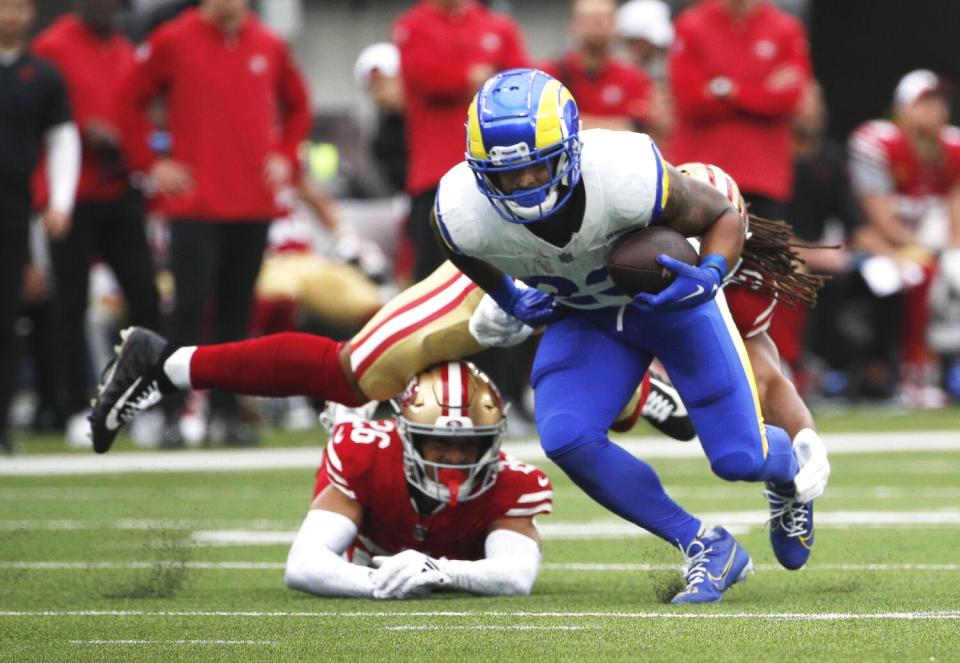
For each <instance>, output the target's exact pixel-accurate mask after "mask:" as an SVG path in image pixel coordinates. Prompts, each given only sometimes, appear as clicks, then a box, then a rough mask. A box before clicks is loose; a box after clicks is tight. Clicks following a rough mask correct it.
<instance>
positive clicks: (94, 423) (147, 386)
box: [90, 327, 169, 454]
mask: <svg viewBox="0 0 960 663" xmlns="http://www.w3.org/2000/svg"><path fill="white" fill-rule="evenodd" d="M120 338H121V339H122V342H121V343H120V345H119V346H118V347H116V348H115V351H116V353H117V356H116V357H115V358H114V360H113V361H111V362H110V363H109V364H108V365H107V367H106V369H104V372H103V375H102V376H101V378H100V385H99V387H98V388H97V398H96V400H94V402H93V411H92V412H91V414H90V427H91V429H92V430H93V450H94V451H96V452H97V453H98V454H102V453H106V452H107V451H109V450H110V447H111V446H112V445H113V441H114V439H116V437H117V433H119V432H120V429H121V428H123V426H124V425H126V424H128V423H129V422H130V421H131V420H132V419H133V418H134V417H135V416H136V414H137V412H140V411H141V410H146V409H147V408H149V407H150V406H152V405H154V404H156V403H157V402H159V401H160V399H161V398H163V393H162V392H161V391H160V385H159V383H158V377H159V375H160V374H159V371H158V368H159V369H160V370H162V361H163V360H164V359H166V357H167V356H169V349H168V348H169V343H167V340H166V339H165V338H163V337H162V336H160V335H159V334H155V333H154V332H152V331H150V330H149V329H144V328H143V327H128V328H127V329H124V330H123V331H122V332H120Z"/></svg>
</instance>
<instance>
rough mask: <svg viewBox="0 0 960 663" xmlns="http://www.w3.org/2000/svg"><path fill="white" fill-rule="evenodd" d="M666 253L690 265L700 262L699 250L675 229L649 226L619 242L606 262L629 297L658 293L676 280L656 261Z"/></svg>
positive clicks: (613, 276) (612, 276) (622, 238)
mask: <svg viewBox="0 0 960 663" xmlns="http://www.w3.org/2000/svg"><path fill="white" fill-rule="evenodd" d="M664 253H665V254H667V255H668V256H670V257H672V258H676V259H677V260H680V261H682V262H685V263H687V264H688V265H696V264H697V262H698V261H699V260H700V256H699V255H698V254H697V251H696V249H694V248H693V246H692V245H691V244H690V242H689V241H687V238H686V237H684V236H683V235H681V234H680V233H678V232H677V231H676V230H672V229H670V228H665V227H663V226H648V227H646V228H641V229H639V230H634V231H633V232H631V233H629V234H627V235H624V236H623V237H621V238H620V239H618V240H617V242H616V244H614V246H613V251H612V252H611V253H610V258H609V259H608V260H607V272H608V273H609V274H610V278H611V279H612V280H613V282H614V283H615V284H616V285H617V287H618V288H620V289H621V290H623V291H624V292H626V293H628V294H630V295H635V294H637V293H638V292H648V293H657V292H660V291H661V290H663V289H664V288H666V287H667V286H668V285H670V282H671V281H672V280H673V278H674V274H673V272H671V271H670V270H668V269H666V268H665V267H663V266H662V265H661V264H660V263H658V262H657V256H659V255H661V254H664Z"/></svg>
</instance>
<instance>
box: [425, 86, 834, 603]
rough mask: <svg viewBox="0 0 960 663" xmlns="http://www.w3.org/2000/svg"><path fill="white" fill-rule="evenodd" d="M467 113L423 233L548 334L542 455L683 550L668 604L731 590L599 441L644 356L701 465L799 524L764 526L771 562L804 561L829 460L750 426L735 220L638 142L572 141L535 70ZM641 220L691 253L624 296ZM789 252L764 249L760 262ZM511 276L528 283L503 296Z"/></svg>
mask: <svg viewBox="0 0 960 663" xmlns="http://www.w3.org/2000/svg"><path fill="white" fill-rule="evenodd" d="M467 118H468V119H467V131H466V139H467V141H466V142H467V155H466V156H467V158H466V160H465V162H463V163H461V164H459V165H457V166H455V167H454V168H452V169H451V170H450V171H449V172H448V173H447V174H446V175H445V176H444V177H443V178H442V180H441V182H440V187H439V189H438V193H437V204H436V208H435V215H434V225H435V228H436V231H437V238H438V242H439V243H440V244H441V246H442V247H443V250H444V252H445V253H446V255H447V257H448V258H449V259H450V260H451V262H453V263H454V264H455V265H456V266H457V267H458V268H459V269H460V270H461V271H462V272H463V273H464V274H466V275H467V276H469V277H470V278H471V280H473V281H474V282H475V283H477V284H478V285H479V286H480V287H482V288H483V289H484V290H485V291H486V292H488V293H489V294H490V295H491V296H492V297H493V298H494V300H496V301H497V303H498V304H499V305H500V306H501V308H503V309H504V311H506V312H507V313H509V314H511V315H513V316H514V317H516V318H518V319H519V320H522V321H523V322H526V323H527V324H529V325H531V326H540V325H543V324H546V325H547V329H546V331H545V332H544V335H543V337H542V338H541V340H540V345H539V347H538V350H537V356H536V360H535V362H534V368H533V375H532V378H531V383H532V384H533V387H534V390H535V394H536V403H537V405H536V418H537V430H538V433H539V434H540V442H541V445H542V446H543V448H544V450H545V452H546V453H547V455H548V456H549V457H550V458H551V459H552V460H553V461H554V462H556V463H557V464H558V465H559V466H560V467H561V469H563V470H564V471H565V472H566V473H567V474H568V475H569V476H570V478H571V479H572V480H573V481H574V482H575V483H576V484H577V485H578V486H580V487H581V488H582V489H583V490H584V491H585V492H587V494H589V495H590V496H591V497H593V498H594V499H595V500H596V501H598V502H599V503H600V504H602V505H603V506H605V507H606V508H608V509H610V510H611V511H613V512H614V513H617V514H618V515H620V516H622V517H623V518H625V519H627V520H630V521H631V522H633V523H635V524H637V525H638V526H640V527H643V528H644V529H646V530H648V531H650V532H652V533H654V534H656V535H657V536H659V537H661V538H662V539H664V540H665V541H667V542H669V543H671V544H673V545H676V546H678V547H679V548H680V550H681V551H682V553H683V555H684V557H685V561H686V569H685V578H686V583H687V584H686V588H685V589H684V591H682V592H680V593H679V594H677V595H676V596H675V597H674V599H673V601H674V602H675V603H702V602H710V601H717V600H719V599H720V598H721V597H722V595H723V593H724V592H725V591H726V590H727V589H728V588H729V587H730V586H731V585H733V584H734V583H736V582H738V581H739V580H742V579H743V578H744V577H745V576H746V574H747V573H749V571H750V570H751V569H752V562H751V559H750V556H749V554H748V553H747V552H746V551H745V550H744V549H743V548H742V547H741V546H740V545H739V544H738V543H737V541H736V540H735V539H734V538H733V536H732V535H730V533H729V532H727V531H726V530H724V529H723V528H722V527H719V526H710V525H706V524H704V523H703V522H701V521H700V520H699V519H697V518H696V517H694V516H693V515H692V514H689V513H687V512H686V511H684V510H683V508H682V507H681V506H680V505H679V504H677V503H676V502H674V501H673V500H672V499H671V498H670V497H669V496H668V495H667V493H666V492H665V491H664V489H663V486H662V485H661V483H660V480H659V478H658V477H657V475H656V472H655V471H654V470H653V468H651V467H650V466H649V465H647V464H646V463H644V462H643V461H642V460H640V459H638V458H635V457H634V456H632V455H631V454H629V453H627V452H626V451H625V450H624V449H622V448H621V447H619V446H617V445H616V444H613V443H612V442H611V441H610V439H609V437H608V435H607V430H608V429H609V427H610V423H611V422H612V421H613V420H614V419H615V417H616V416H617V413H618V412H619V411H620V409H621V408H622V407H623V404H624V403H626V401H627V400H628V399H629V397H630V395H631V393H632V391H633V389H634V388H635V385H636V383H637V382H638V381H639V379H640V377H641V376H642V375H643V373H644V372H645V371H646V368H647V366H648V365H649V363H650V361H651V359H652V357H656V358H657V359H659V360H660V361H661V362H662V363H663V365H664V366H665V367H666V369H667V371H668V372H669V374H670V377H671V379H672V380H673V382H674V384H675V385H676V387H677V389H678V391H679V392H680V394H681V397H682V398H683V401H684V403H685V404H686V406H687V410H688V412H689V413H690V417H691V419H692V420H693V422H694V425H695V427H696V430H697V433H698V435H699V437H700V441H701V444H702V446H703V449H704V451H705V453H706V456H707V458H708V459H709V461H710V465H711V469H712V470H713V471H714V473H715V474H716V475H717V476H719V477H720V478H722V479H725V480H728V481H754V482H764V483H765V484H766V488H767V491H768V495H773V496H775V497H776V500H774V499H772V498H771V499H770V508H771V513H772V514H779V513H781V512H787V511H788V512H789V516H790V520H791V521H792V522H794V523H796V528H795V529H794V530H791V531H785V530H782V529H779V530H777V531H776V532H775V531H773V530H771V544H772V547H773V550H774V553H775V555H776V556H777V558H778V560H780V561H781V563H782V564H784V565H785V566H793V565H795V564H797V563H799V564H802V563H803V562H804V561H805V560H806V559H807V557H808V556H809V553H810V548H811V546H812V543H813V505H812V499H813V498H815V497H817V496H819V495H820V494H821V493H822V492H823V490H824V488H825V485H826V481H825V480H824V479H822V478H821V476H820V475H821V472H820V468H819V467H818V465H819V464H820V463H822V462H825V461H826V454H825V451H824V452H823V453H822V454H812V455H810V456H809V457H805V456H804V455H803V454H798V453H796V452H795V450H794V448H793V444H792V442H793V441H792V439H791V437H790V436H789V435H788V434H787V433H786V432H785V431H784V430H783V429H782V428H779V427H776V426H772V425H766V424H764V421H763V418H762V416H761V413H760V408H759V399H758V393H757V389H756V384H755V381H754V379H753V372H752V368H751V367H750V364H749V359H748V357H747V354H746V351H745V349H744V348H743V345H742V340H741V338H740V335H739V333H738V332H737V331H736V327H735V325H734V323H733V321H732V319H731V318H730V315H729V311H728V310H727V309H726V307H725V306H724V305H723V304H722V303H720V302H722V296H719V297H718V295H719V293H720V285H721V283H722V282H723V280H724V278H725V277H726V276H727V274H728V272H729V271H730V269H729V268H730V267H733V266H735V265H736V264H737V263H738V261H739V260H740V258H741V256H743V257H749V256H748V253H746V252H744V251H743V249H744V222H745V220H744V219H743V217H742V215H741V214H740V213H739V212H738V211H737V210H736V209H735V208H734V207H733V206H732V205H731V204H730V202H729V201H728V200H727V199H726V198H725V197H724V196H722V195H720V194H718V192H717V191H715V190H714V189H713V188H711V187H709V186H705V185H704V184H701V183H699V182H696V181H694V179H693V178H689V177H683V176H682V175H681V174H680V173H679V172H677V170H676V169H675V168H674V167H672V166H671V165H670V164H668V163H666V162H665V161H664V160H663V158H662V157H661V156H660V153H659V151H658V149H657V147H656V145H655V144H654V143H653V141H652V140H651V139H650V137H649V136H646V135H643V134H637V133H631V132H611V131H604V130H591V131H585V132H581V131H580V126H579V116H578V110H577V106H576V102H575V101H574V99H573V97H572V95H571V94H570V92H569V91H568V90H567V89H566V88H564V87H563V85H562V84H560V83H559V82H558V81H556V80H555V79H553V78H551V77H550V76H548V75H546V74H544V73H543V72H540V71H537V70H533V69H517V70H510V71H506V72H501V73H499V74H496V75H495V76H493V77H492V78H491V79H489V80H488V81H487V82H486V83H485V84H484V86H483V87H482V88H481V90H480V91H479V92H478V94H477V96H476V97H475V98H474V100H473V102H472V103H471V105H470V108H469V111H468V114H467ZM651 224H660V225H663V226H667V227H670V228H672V229H673V230H676V231H678V232H680V233H681V234H683V235H685V236H688V237H692V236H699V237H700V238H701V248H700V256H699V257H700V260H699V264H698V265H687V264H685V263H681V262H679V261H677V260H674V259H672V258H670V257H669V256H660V257H659V259H658V262H659V263H660V265H661V266H663V267H666V268H667V269H669V270H670V271H673V272H674V273H675V274H676V278H675V279H674V280H673V282H672V283H671V284H670V285H669V286H667V287H666V288H665V289H664V290H663V291H662V292H659V293H657V294H655V295H653V294H647V293H640V294H637V295H636V296H635V297H633V296H631V295H629V294H627V293H626V292H625V291H623V290H621V289H620V288H618V287H617V286H615V285H614V283H613V281H612V279H611V278H610V274H609V273H608V271H607V262H608V259H609V257H610V254H611V250H612V240H613V239H615V238H617V237H620V236H622V235H624V234H626V233H628V232H629V231H631V230H635V229H638V228H643V227H646V226H648V225H651ZM769 239H774V240H778V239H779V238H777V237H775V236H773V237H769ZM786 248H788V247H786V245H785V244H783V243H781V242H775V243H774V245H773V246H772V249H773V250H771V251H770V252H769V253H768V254H767V256H766V257H768V258H769V257H776V256H780V257H783V256H785V255H786V254H785V252H784V250H785V249H786ZM765 264H767V265H770V266H773V267H776V266H778V263H777V262H767V263H765ZM779 264H780V265H786V266H787V267H789V266H790V262H789V261H788V260H787V261H784V262H781V263H779ZM644 268H648V267H647V266H644ZM511 276H515V277H517V278H520V279H521V280H523V281H524V282H525V283H528V284H529V285H531V286H534V287H536V288H538V290H534V289H528V290H520V289H518V288H517V287H516V286H515V284H514V281H513V279H512V278H511ZM777 276H778V277H779V276H783V277H784V279H785V281H784V282H779V281H777V282H776V283H775V284H774V286H775V287H777V288H783V287H786V286H788V285H789V284H790V283H791V278H790V277H791V276H792V272H791V271H789V270H787V271H783V272H782V273H780V274H778V275H777ZM561 305H562V306H561Z"/></svg>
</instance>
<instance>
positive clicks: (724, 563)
mask: <svg viewBox="0 0 960 663" xmlns="http://www.w3.org/2000/svg"><path fill="white" fill-rule="evenodd" d="M680 550H681V552H683V555H684V557H685V558H686V559H685V560H684V568H683V578H684V580H686V582H687V586H686V587H685V588H684V590H683V591H682V592H680V593H679V594H677V595H676V596H674V597H673V600H672V601H670V602H671V603H676V604H680V603H712V602H714V601H719V600H720V599H721V598H723V593H724V592H725V591H727V590H728V589H729V588H730V587H731V586H732V585H734V584H736V583H738V582H740V581H741V580H746V579H747V575H748V574H750V573H753V560H751V559H750V555H749V553H747V551H746V550H744V549H743V547H741V546H740V544H739V543H737V540H736V539H735V538H733V535H732V534H730V532H728V531H727V530H725V529H723V528H722V527H714V528H712V529H708V530H706V531H704V532H703V533H701V535H700V536H699V537H697V538H696V539H694V540H693V541H691V542H690V545H689V546H687V549H686V550H684V549H683V548H681V549H680Z"/></svg>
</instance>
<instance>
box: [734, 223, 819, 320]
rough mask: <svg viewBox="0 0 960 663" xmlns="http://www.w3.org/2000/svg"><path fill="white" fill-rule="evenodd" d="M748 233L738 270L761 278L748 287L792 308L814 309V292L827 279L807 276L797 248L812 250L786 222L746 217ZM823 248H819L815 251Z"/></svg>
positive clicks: (815, 275) (815, 302)
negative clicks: (802, 306) (751, 272)
mask: <svg viewBox="0 0 960 663" xmlns="http://www.w3.org/2000/svg"><path fill="white" fill-rule="evenodd" d="M747 217H748V219H749V226H748V228H749V232H748V234H747V240H746V242H745V243H744V245H743V251H742V252H741V254H740V257H741V259H742V260H743V262H742V263H741V266H740V269H741V270H753V271H755V272H759V273H761V274H763V275H764V278H763V279H762V280H759V281H758V282H753V281H751V284H750V285H751V287H756V288H757V289H758V290H761V291H763V292H766V293H768V294H770V295H772V296H776V297H777V298H778V299H779V300H780V301H781V302H783V303H784V304H786V305H787V306H789V307H791V308H793V307H796V306H797V305H798V304H802V305H804V306H806V307H807V308H813V307H814V306H816V304H817V291H819V290H820V288H822V287H823V284H824V283H826V282H827V279H829V277H828V276H821V275H818V274H810V273H809V272H807V271H806V263H805V262H804V261H803V258H801V257H800V255H799V254H798V253H797V251H796V249H797V248H813V247H812V246H811V245H809V244H804V243H802V242H800V241H799V240H798V239H797V237H796V236H795V235H794V234H793V228H791V227H790V226H789V225H788V224H787V223H786V222H785V221H774V220H772V219H764V218H763V217H760V216H757V215H756V214H748V215H747ZM818 248H822V247H818Z"/></svg>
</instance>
